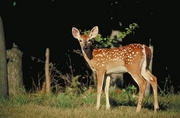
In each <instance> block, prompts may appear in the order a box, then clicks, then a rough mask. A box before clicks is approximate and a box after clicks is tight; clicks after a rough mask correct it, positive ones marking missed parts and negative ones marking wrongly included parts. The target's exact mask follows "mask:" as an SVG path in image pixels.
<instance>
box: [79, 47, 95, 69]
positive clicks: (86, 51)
mask: <svg viewBox="0 0 180 118" xmlns="http://www.w3.org/2000/svg"><path fill="white" fill-rule="evenodd" d="M93 50H94V48H93V47H91V48H88V49H82V52H83V56H84V58H85V60H86V61H87V63H88V65H89V66H90V68H91V69H92V70H94V68H93V65H92V64H91V60H92V59H93V55H92V53H93ZM94 71H95V70H94Z"/></svg>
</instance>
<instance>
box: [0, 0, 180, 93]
mask: <svg viewBox="0 0 180 118" xmlns="http://www.w3.org/2000/svg"><path fill="white" fill-rule="evenodd" d="M177 8H178V7H176V3H173V1H156V0H146V1H143V0H120V1H119V0H111V1H102V0H91V1H80V0H79V1H69V0H65V1H62V0H1V1H0V16H1V17H2V20H3V25H4V31H5V41H6V48H7V49H10V48H11V47H12V44H13V43H16V44H17V45H18V46H19V49H20V50H21V51H22V52H23V76H24V82H25V85H26V87H27V88H31V86H32V85H31V82H32V80H31V77H32V76H37V73H38V72H39V71H42V70H43V67H44V64H43V63H42V62H39V61H38V60H44V59H45V56H44V54H45V49H46V48H47V47H49V48H50V55H51V58H50V60H51V62H53V63H56V66H57V68H58V69H59V70H61V71H62V73H68V72H69V68H68V65H67V62H68V56H67V55H70V57H71V59H72V64H73V68H74V70H76V71H75V72H76V73H75V74H82V73H84V70H85V69H88V68H87V67H86V65H85V63H86V62H85V61H84V59H83V58H82V57H80V56H79V55H78V54H76V53H74V52H73V49H79V44H78V42H77V41H76V39H74V38H73V37H72V34H71V28H72V27H77V28H79V29H82V30H90V29H91V28H92V27H93V26H95V25H97V26H99V30H100V34H102V36H103V37H106V36H109V35H110V33H111V30H112V29H114V30H121V31H123V30H124V29H125V28H126V27H128V25H129V24H131V23H134V22H135V23H137V24H138V25H139V28H138V29H135V34H131V35H129V36H127V37H126V38H125V39H124V42H123V44H124V45H125V44H129V43H134V42H139V43H144V44H147V45H148V41H149V39H151V40H152V45H153V46H154V60H153V73H154V74H155V75H156V76H157V77H158V83H159V84H160V86H162V87H163V85H164V82H165V77H167V76H168V75H170V78H171V81H172V85H173V86H174V87H175V90H176V91H177V90H178V89H179V88H178V86H179V83H180V82H179V80H178V79H179V76H178V75H179V74H178V73H179V72H178V70H179V69H178V67H179V66H178V65H179V62H178V61H179V60H178V59H179V56H178V51H179V49H178V43H177V42H178V39H176V38H177V36H176V35H177V34H178V22H177V21H178V20H177V16H178V13H177V12H178V9H177ZM119 23H121V24H122V26H120V25H119ZM176 27H177V28H176ZM32 57H34V58H35V59H36V60H32Z"/></svg>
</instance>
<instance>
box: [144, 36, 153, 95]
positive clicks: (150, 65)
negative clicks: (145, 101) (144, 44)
mask: <svg viewBox="0 0 180 118" xmlns="http://www.w3.org/2000/svg"><path fill="white" fill-rule="evenodd" d="M149 47H150V49H151V51H152V58H151V62H150V64H149V69H150V70H151V71H152V63H153V51H154V48H153V46H152V45H151V39H150V40H149ZM150 88H151V86H150V83H149V82H147V85H146V90H145V93H144V96H149V94H150V92H151V89H150Z"/></svg>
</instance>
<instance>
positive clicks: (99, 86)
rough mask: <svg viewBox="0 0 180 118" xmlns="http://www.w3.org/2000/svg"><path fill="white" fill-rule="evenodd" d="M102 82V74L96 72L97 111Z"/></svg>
mask: <svg viewBox="0 0 180 118" xmlns="http://www.w3.org/2000/svg"><path fill="white" fill-rule="evenodd" d="M103 81H104V72H103V71H98V72H97V102H96V109H97V110H99V108H100V99H101V92H102V86H103Z"/></svg>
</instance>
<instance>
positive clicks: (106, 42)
mask: <svg viewBox="0 0 180 118" xmlns="http://www.w3.org/2000/svg"><path fill="white" fill-rule="evenodd" d="M137 27H138V24H137V23H132V24H130V25H129V27H128V28H125V31H119V32H118V36H117V38H116V39H114V38H112V37H110V36H107V37H105V38H103V37H102V35H101V34H98V35H97V36H96V37H95V47H97V48H102V47H112V44H113V43H117V41H118V39H120V38H121V39H123V38H125V37H126V36H127V35H129V34H130V33H132V32H133V30H134V29H135V28H137ZM89 32H90V30H88V31H86V30H85V31H84V32H83V34H88V33H89Z"/></svg>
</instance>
